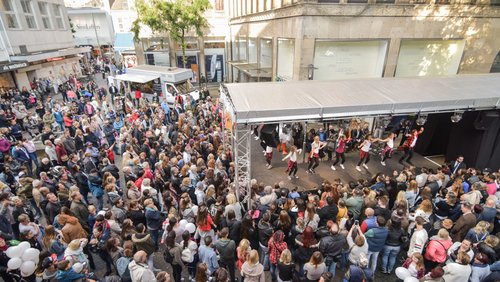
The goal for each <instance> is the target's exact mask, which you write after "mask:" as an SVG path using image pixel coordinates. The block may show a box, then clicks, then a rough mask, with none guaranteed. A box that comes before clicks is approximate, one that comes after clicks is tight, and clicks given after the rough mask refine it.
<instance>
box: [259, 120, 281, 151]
mask: <svg viewBox="0 0 500 282" xmlns="http://www.w3.org/2000/svg"><path fill="white" fill-rule="evenodd" d="M277 126H278V125H277V124H266V125H264V126H263V127H262V129H261V130H260V139H261V140H263V141H264V142H265V143H266V146H269V147H273V148H276V147H277V146H278V144H279V136H278V131H276V128H277Z"/></svg>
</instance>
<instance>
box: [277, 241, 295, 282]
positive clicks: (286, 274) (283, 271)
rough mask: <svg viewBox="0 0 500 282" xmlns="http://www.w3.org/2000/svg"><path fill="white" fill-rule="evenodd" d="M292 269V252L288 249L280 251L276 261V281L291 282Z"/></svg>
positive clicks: (293, 268) (293, 269)
mask: <svg viewBox="0 0 500 282" xmlns="http://www.w3.org/2000/svg"><path fill="white" fill-rule="evenodd" d="M294 271H295V264H294V263H293V262H292V253H291V252H290V250H289V249H285V250H283V252H281V256H280V259H279V262H278V275H277V279H278V282H291V281H292V280H293V273H294Z"/></svg>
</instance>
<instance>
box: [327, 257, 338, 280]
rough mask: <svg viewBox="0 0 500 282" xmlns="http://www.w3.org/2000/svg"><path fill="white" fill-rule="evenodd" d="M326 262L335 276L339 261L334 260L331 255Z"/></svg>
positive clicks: (329, 270)
mask: <svg viewBox="0 0 500 282" xmlns="http://www.w3.org/2000/svg"><path fill="white" fill-rule="evenodd" d="M325 264H326V267H327V268H328V272H330V273H331V274H333V277H335V269H336V268H337V262H335V261H333V260H332V259H331V258H329V257H326V258H325Z"/></svg>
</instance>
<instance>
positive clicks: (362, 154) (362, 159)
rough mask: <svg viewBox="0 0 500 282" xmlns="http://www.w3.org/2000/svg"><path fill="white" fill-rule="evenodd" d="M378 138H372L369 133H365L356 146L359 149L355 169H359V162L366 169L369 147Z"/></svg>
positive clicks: (368, 159)
mask: <svg viewBox="0 0 500 282" xmlns="http://www.w3.org/2000/svg"><path fill="white" fill-rule="evenodd" d="M377 141H378V139H373V138H372V135H371V134H368V135H366V138H365V140H363V142H362V143H361V144H360V145H359V146H358V149H360V150H359V162H358V165H357V166H356V170H357V171H361V168H360V167H359V166H360V165H361V164H363V166H364V167H365V168H366V169H368V166H367V165H366V164H367V163H368V162H369V161H370V149H371V147H372V144H373V142H377Z"/></svg>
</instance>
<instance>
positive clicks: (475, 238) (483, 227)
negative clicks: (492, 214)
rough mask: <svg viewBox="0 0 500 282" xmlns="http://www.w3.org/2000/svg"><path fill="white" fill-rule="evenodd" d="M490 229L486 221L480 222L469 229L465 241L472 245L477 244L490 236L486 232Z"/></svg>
mask: <svg viewBox="0 0 500 282" xmlns="http://www.w3.org/2000/svg"><path fill="white" fill-rule="evenodd" d="M489 228H490V223H489V222H487V221H480V222H478V223H477V224H476V226H475V227H473V228H471V229H469V231H468V232H467V234H466V235H465V239H467V240H469V241H470V242H471V243H472V244H477V243H479V242H482V241H484V240H485V239H486V237H488V235H490V232H489V231H488V230H489Z"/></svg>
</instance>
